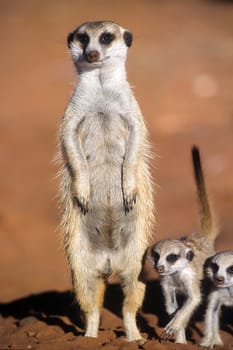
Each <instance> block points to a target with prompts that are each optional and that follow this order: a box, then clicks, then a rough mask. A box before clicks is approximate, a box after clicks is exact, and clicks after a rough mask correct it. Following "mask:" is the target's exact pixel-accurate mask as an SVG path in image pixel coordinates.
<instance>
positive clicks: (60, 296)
mask: <svg viewBox="0 0 233 350" xmlns="http://www.w3.org/2000/svg"><path fill="white" fill-rule="evenodd" d="M122 303H123V293H122V290H121V287H120V285H109V286H108V287H107V290H106V295H105V302H104V307H105V308H106V309H108V310H109V311H111V312H112V313H114V314H115V315H116V316H118V317H122V314H121V308H122ZM141 311H142V312H141V313H139V315H138V325H139V328H140V330H141V331H142V332H146V333H147V334H148V336H149V338H154V337H155V338H157V337H158V336H157V334H156V333H155V327H151V326H150V325H149V324H148V320H147V314H150V315H155V316H156V317H157V318H158V323H157V325H156V326H159V327H164V326H165V324H166V323H167V322H168V317H167V315H166V312H165V308H164V301H163V297H162V293H161V288H160V284H159V282H158V281H153V282H149V283H147V287H146V293H145V299H144V303H143V306H142V310H141ZM0 314H1V315H2V316H3V317H8V316H13V317H14V318H16V319H17V320H19V321H20V320H21V319H23V318H25V317H29V316H34V317H36V318H37V319H38V320H40V321H43V322H45V323H46V324H48V325H56V326H59V327H61V328H62V329H63V331H64V332H65V333H67V332H72V333H73V334H74V335H81V334H84V331H83V329H84V322H83V315H82V312H81V311H80V308H79V306H78V304H77V303H76V301H75V297H74V294H73V293H72V292H70V291H65V292H56V291H49V292H44V293H40V294H36V295H29V296H27V297H24V298H21V299H17V300H14V301H11V302H8V303H0ZM223 314H224V315H223V317H222V319H224V325H223V327H222V329H224V330H225V331H227V332H228V333H230V334H233V332H232V330H231V328H230V327H229V326H228V324H230V323H231V320H232V312H231V310H230V311H229V309H223ZM62 316H66V317H68V318H69V319H70V321H71V324H70V325H69V324H67V323H65V322H64V321H63V320H62V318H61V317H62ZM195 319H196V320H198V321H200V320H203V306H201V307H200V308H199V309H198V310H197V312H196V313H195ZM191 328H193V330H194V329H195V331H198V329H197V327H196V326H195V325H194V324H193V325H192V326H191V327H190V332H189V336H188V337H189V339H191V338H192V332H191ZM78 329H79V330H78ZM198 332H199V333H200V335H201V332H200V331H198Z"/></svg>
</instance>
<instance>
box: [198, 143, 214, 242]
mask: <svg viewBox="0 0 233 350" xmlns="http://www.w3.org/2000/svg"><path fill="white" fill-rule="evenodd" d="M192 161H193V170H194V178H195V183H196V187H197V196H198V203H199V215H200V223H201V230H202V232H203V234H205V235H206V237H208V238H209V239H211V240H213V241H214V240H215V238H216V236H217V235H218V227H217V224H216V221H215V220H216V218H215V215H214V213H213V209H212V207H211V205H210V202H209V199H208V195H207V191H206V186H205V179H204V174H203V170H202V165H201V158H200V152H199V148H198V147H197V146H193V147H192Z"/></svg>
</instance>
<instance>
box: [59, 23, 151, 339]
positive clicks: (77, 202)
mask: <svg viewBox="0 0 233 350" xmlns="http://www.w3.org/2000/svg"><path fill="white" fill-rule="evenodd" d="M106 31H107V32H111V33H113V34H114V35H115V38H114V41H112V42H111V43H109V44H108V45H101V44H100V41H99V38H100V35H101V33H103V32H106ZM125 31H126V30H125V29H124V28H122V27H120V26H119V25H117V24H115V23H112V22H94V23H92V22H90V23H85V24H83V25H81V26H80V27H78V29H77V30H75V31H74V32H73V33H71V35H70V36H69V47H70V51H71V54H72V57H73V60H74V63H75V65H76V67H77V70H78V72H79V73H80V77H79V82H78V84H77V87H76V88H75V91H74V93H73V96H72V97H71V100H70V102H69V104H68V106H67V109H66V111H65V114H64V117H63V120H62V123H61V129H60V141H61V155H62V159H63V167H62V169H61V174H60V175H61V176H60V177H61V186H60V194H61V209H62V220H61V226H62V231H63V234H64V245H65V249H66V253H67V258H68V261H69V265H70V268H71V271H72V277H73V287H74V291H75V294H76V296H77V300H78V301H79V303H80V306H81V308H82V310H83V311H84V312H85V315H86V333H85V335H87V336H92V337H96V336H97V331H98V325H99V316H100V308H101V306H102V303H103V297H104V289H105V280H106V278H107V277H108V276H109V274H111V273H114V274H116V275H118V276H119V278H120V280H121V282H122V286H123V291H124V294H125V300H124V305H123V317H124V324H125V328H126V334H127V338H128V340H137V339H140V338H141V335H140V333H139V331H138V329H137V326H136V320H135V316H136V311H137V309H138V307H139V306H140V305H141V303H142V300H143V296H144V289H145V287H144V285H143V284H142V283H141V282H139V281H138V276H139V273H140V270H141V267H142V266H141V265H142V257H143V254H144V251H145V249H146V247H147V245H148V243H149V240H150V236H151V229H152V223H153V201H152V198H153V194H152V181H151V176H150V171H149V166H148V159H149V156H150V148H149V144H148V141H147V130H146V127H145V124H144V121H143V117H142V115H141V112H140V109H139V107H138V105H137V102H136V100H135V98H134V96H133V94H132V91H131V89H130V87H129V85H128V82H127V80H126V73H125V59H126V52H127V47H126V44H125V42H124V39H123V34H124V33H125ZM77 33H86V34H87V35H88V38H89V42H88V44H87V45H83V44H82V43H80V42H79V40H78V39H77ZM90 50H95V51H98V54H99V60H97V61H96V62H94V63H88V62H87V60H86V58H85V57H86V56H85V55H86V54H87V53H88V52H90Z"/></svg>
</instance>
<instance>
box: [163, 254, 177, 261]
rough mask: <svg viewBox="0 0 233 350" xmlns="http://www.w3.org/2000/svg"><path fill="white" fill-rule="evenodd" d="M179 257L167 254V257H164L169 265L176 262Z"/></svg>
mask: <svg viewBox="0 0 233 350" xmlns="http://www.w3.org/2000/svg"><path fill="white" fill-rule="evenodd" d="M179 257H180V256H179V255H178V254H169V255H168V256H167V257H166V260H167V261H168V262H169V263H174V262H176V261H177V260H178V259H179Z"/></svg>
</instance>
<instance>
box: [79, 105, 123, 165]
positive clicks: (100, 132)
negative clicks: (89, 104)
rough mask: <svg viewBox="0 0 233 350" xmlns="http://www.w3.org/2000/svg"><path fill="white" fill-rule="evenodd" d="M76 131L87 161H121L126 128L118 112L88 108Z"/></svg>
mask: <svg viewBox="0 0 233 350" xmlns="http://www.w3.org/2000/svg"><path fill="white" fill-rule="evenodd" d="M78 133H79V137H80V139H81V142H82V145H83V149H84V152H85V154H86V156H87V159H88V160H89V162H92V163H93V162H98V163H99V162H101V163H102V162H106V161H111V162H112V163H113V162H115V163H119V162H120V163H122V160H123V157H124V154H125V146H126V142H127V138H128V128H127V125H126V123H125V121H124V119H122V118H121V116H120V115H119V114H118V113H116V112H115V111H111V112H110V111H103V110H91V109H90V110H89V111H88V113H87V115H86V116H85V117H84V120H83V122H82V123H81V125H80V128H79V132H78Z"/></svg>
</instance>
